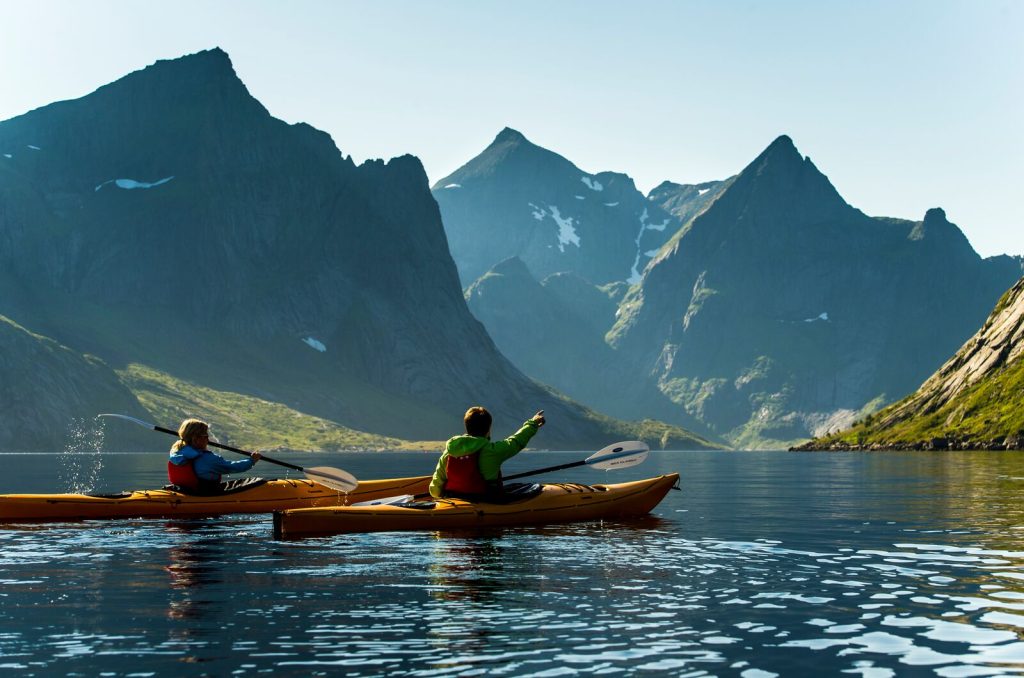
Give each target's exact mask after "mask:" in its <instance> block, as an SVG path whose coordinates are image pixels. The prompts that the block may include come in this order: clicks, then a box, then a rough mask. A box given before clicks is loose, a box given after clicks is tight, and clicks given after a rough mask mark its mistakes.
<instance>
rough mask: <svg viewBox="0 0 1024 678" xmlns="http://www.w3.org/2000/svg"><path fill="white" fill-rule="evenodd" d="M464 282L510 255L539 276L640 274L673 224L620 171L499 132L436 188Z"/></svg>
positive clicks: (604, 279)
mask: <svg viewBox="0 0 1024 678" xmlns="http://www.w3.org/2000/svg"><path fill="white" fill-rule="evenodd" d="M433 192H434V197H435V198H437V202H438V205H439V206H440V208H441V214H442V216H443V219H444V225H445V230H446V231H447V234H448V241H449V243H450V245H451V251H452V256H453V257H454V259H455V261H456V264H457V265H458V267H459V275H460V277H461V280H462V283H463V285H469V284H470V283H472V282H473V281H474V280H476V279H477V278H479V277H480V276H482V275H483V274H484V273H485V272H487V271H488V270H490V269H491V268H492V267H493V266H494V265H496V264H497V263H498V262H500V261H503V260H504V259H506V258H508V257H510V256H516V257H518V258H519V259H521V260H522V261H523V262H524V263H525V264H526V266H527V268H528V269H529V270H530V272H531V273H532V274H533V276H534V277H536V278H537V279H543V278H546V277H547V276H549V275H551V274H553V273H559V272H564V271H569V272H572V273H576V274H577V275H579V276H581V277H583V278H584V279H585V280H588V281H589V282H591V283H593V284H596V285H603V284H605V283H609V282H613V281H625V280H631V281H633V282H635V281H636V280H639V276H640V272H642V271H643V268H644V266H646V265H647V262H648V261H650V259H651V257H652V256H653V255H654V252H656V251H657V249H658V248H659V247H661V245H662V244H664V243H665V242H666V241H667V240H668V238H669V237H670V236H671V235H672V233H674V231H675V230H676V229H677V228H678V226H679V224H678V222H677V220H676V219H674V218H673V217H672V216H671V215H670V214H668V213H667V212H665V211H664V210H662V209H661V208H660V207H658V206H657V205H655V204H653V203H651V202H649V201H648V200H647V199H646V198H645V197H644V196H643V194H641V193H640V192H639V191H637V189H636V186H635V185H634V183H633V180H632V179H630V178H629V177H628V176H626V175H624V174H616V173H614V172H600V173H598V174H590V173H588V172H584V171H582V170H581V169H579V168H578V167H576V166H575V165H574V164H572V163H571V162H569V161H568V160H566V159H565V158H563V157H562V156H560V155H558V154H556V153H553V152H551V151H549V150H547V149H544V148H541V147H539V146H536V145H534V144H532V143H530V142H529V141H528V140H527V139H526V137H524V136H523V135H522V134H520V133H519V132H517V131H515V130H512V129H508V128H506V129H504V130H502V132H501V133H500V134H498V136H497V137H496V138H495V139H494V141H493V142H492V143H491V145H490V146H488V147H487V148H486V149H485V150H484V151H483V152H482V153H480V155H478V156H477V157H475V158H473V159H472V160H470V161H469V162H468V163H466V164H465V165H464V166H462V167H461V168H459V169H458V170H456V171H455V172H454V173H453V174H451V175H450V176H447V177H445V178H444V179H441V180H440V181H438V182H437V183H436V184H435V185H434V188H433Z"/></svg>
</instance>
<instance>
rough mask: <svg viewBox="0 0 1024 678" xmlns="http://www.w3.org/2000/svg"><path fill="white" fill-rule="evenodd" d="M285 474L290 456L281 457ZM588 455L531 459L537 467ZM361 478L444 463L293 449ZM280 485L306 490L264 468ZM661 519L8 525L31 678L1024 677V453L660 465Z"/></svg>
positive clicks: (4, 629)
mask: <svg viewBox="0 0 1024 678" xmlns="http://www.w3.org/2000/svg"><path fill="white" fill-rule="evenodd" d="M282 456H285V455H282ZM582 456H585V455H578V454H568V453H527V454H524V455H520V456H519V457H517V458H516V459H514V460H512V461H511V462H509V463H508V464H506V470H507V472H509V473H511V472H514V471H517V470H527V469H530V468H535V467H540V466H547V465H551V464H556V463H562V462H565V461H572V460H574V459H576V458H581V457H582ZM287 458H288V459H289V460H291V461H294V462H297V463H299V464H307V463H311V464H316V465H332V466H339V467H342V468H345V469H347V470H349V471H351V472H352V473H354V474H355V475H356V476H357V477H362V478H372V477H384V476H396V475H416V474H420V473H428V472H429V471H430V470H432V467H433V463H434V460H435V456H434V455H426V454H411V453H410V454H389V455H380V454H371V453H365V454H359V453H349V454H333V455H316V456H314V455H287ZM3 461H4V473H3V476H2V477H0V492H56V491H66V490H68V489H70V488H72V487H82V486H89V489H93V490H97V491H116V490H121V489H126V488H138V487H157V486H160V485H161V484H163V482H164V478H163V473H164V468H163V464H164V461H163V456H162V455H160V454H155V453H154V454H149V455H141V454H140V455H109V454H106V455H66V454H64V455H4V457H3ZM257 469H258V470H259V471H260V473H261V474H263V475H264V476H275V477H283V474H278V473H277V471H278V470H283V469H279V467H274V466H271V465H269V464H260V465H259V466H258V467H257ZM670 471H679V472H681V473H682V476H683V482H682V485H683V491H681V492H672V493H670V494H669V496H668V497H667V498H666V500H665V501H664V502H663V503H662V504H661V505H660V506H659V507H658V508H657V509H656V510H655V512H654V515H653V516H652V517H650V518H648V519H645V520H639V521H632V522H622V523H603V524H601V523H590V524H575V525H566V526H551V527H544V528H521V529H503V530H494V531H491V532H485V533H478V534H444V533H391V534H366V535H349V536H338V537H330V538H321V539H310V540H304V541H297V542H275V541H273V539H272V538H271V523H270V518H269V517H268V516H243V517H237V518H229V519H217V520H215V519H205V520H126V521H113V522H103V521H95V522H86V523H77V524H68V523H64V524H56V525H43V526H38V525H37V526H16V527H11V526H7V527H0V668H3V669H7V672H8V673H11V674H12V675H13V674H17V675H84V676H96V675H109V676H151V675H180V674H184V675H201V674H208V675H216V676H227V675H254V674H260V673H272V674H275V675H352V676H378V675H385V674H392V675H408V676H455V675H458V676H472V675H485V674H486V675H508V676H567V675H599V674H634V673H638V674H645V675H678V676H698V675H723V676H743V677H744V678H760V677H764V676H772V675H846V674H850V675H859V676H869V677H872V678H873V677H880V676H892V675H901V676H902V675H939V676H989V675H1000V674H1007V675H1019V674H1022V673H1024V642H1022V640H1021V634H1022V631H1024V545H1022V544H1021V543H1020V541H1021V537H1022V536H1024V532H1022V531H1021V530H1022V529H1024V508H1022V507H1024V495H1022V493H1021V490H1022V489H1024V455H1021V454H1020V453H1003V452H992V453H977V452H975V453H943V454H932V453H913V454H896V453H886V454H877V453H876V454H862V453H834V454H809V453H744V452H739V453H713V452H659V453H652V455H651V458H650V459H649V460H648V461H647V462H646V463H644V464H643V465H641V466H638V467H635V468H631V469H626V470H621V471H617V472H613V473H610V474H607V473H602V472H598V471H593V470H589V469H574V471H570V472H562V474H560V475H558V477H557V478H552V480H571V481H580V482H590V483H596V482H618V481H623V480H632V479H637V478H642V477H648V476H653V475H656V474H660V473H666V472H670Z"/></svg>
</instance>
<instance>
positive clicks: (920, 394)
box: [801, 279, 1024, 449]
mask: <svg viewBox="0 0 1024 678" xmlns="http://www.w3.org/2000/svg"><path fill="white" fill-rule="evenodd" d="M1022 354H1024V279H1021V280H1018V281H1017V283H1016V284H1015V285H1014V286H1013V287H1012V288H1010V290H1009V291H1007V292H1006V294H1004V295H1003V297H1002V298H1001V299H1000V300H999V302H998V303H997V304H996V307H995V309H994V310H993V311H992V313H991V315H989V317H988V319H987V320H986V321H985V324H984V325H982V327H981V329H980V330H978V332H977V333H976V334H975V335H974V336H972V337H971V338H970V339H968V340H967V342H966V343H965V344H964V345H963V346H962V347H961V348H960V350H959V351H957V352H956V353H955V354H954V355H953V357H952V358H950V359H949V360H947V361H946V363H945V364H943V365H942V367H940V368H939V369H938V370H937V371H936V372H935V373H934V374H933V375H932V376H931V377H929V378H928V379H927V380H926V381H925V382H924V383H923V384H922V385H921V387H920V388H918V389H917V391H915V392H914V393H912V394H911V395H910V396H908V397H907V398H904V399H903V400H902V401H900V402H898V403H896V404H894V405H892V406H890V407H887V408H886V409H884V410H882V411H881V412H878V413H877V414H874V415H871V416H869V417H866V418H865V419H863V420H861V421H859V422H858V423H857V424H856V425H855V426H853V427H852V428H851V429H849V430H846V431H842V432H840V433H838V434H835V435H832V436H827V437H824V438H820V439H817V440H813V441H811V442H810V443H808V444H806V445H803V446H801V449H853V448H867V449H892V448H897V449H1022V448H1024V407H1022V405H1024V402H1022V400H1024V389H1022V386H1024V361H1021V360H1020V358H1021V355H1022Z"/></svg>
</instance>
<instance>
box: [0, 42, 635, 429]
mask: <svg viewBox="0 0 1024 678" xmlns="http://www.w3.org/2000/svg"><path fill="white" fill-rule="evenodd" d="M0 154H2V155H0V268H2V269H3V270H4V273H5V277H4V280H3V282H4V291H5V294H4V299H3V300H2V301H0V312H3V313H9V314H10V315H11V317H12V318H14V319H15V320H16V321H18V322H20V323H22V324H23V325H25V326H29V327H32V328H33V329H34V330H35V331H39V332H41V333H43V334H45V335H46V336H51V337H54V338H55V339H56V340H58V341H60V342H61V343H62V344H65V345H67V346H70V347H74V348H75V349H76V350H80V351H87V352H89V353H93V354H95V355H98V356H101V357H102V358H104V359H105V360H107V361H108V362H109V363H110V364H111V365H112V366H114V367H115V368H116V367H119V366H124V365H126V364H128V363H142V364H146V365H149V366H151V367H153V368H155V369H159V370H161V371H163V372H164V373H167V374H171V375H175V376H176V377H180V378H183V379H186V380H190V381H192V382H193V383H197V384H203V385H204V386H209V387H211V388H216V389H219V390H223V391H232V392H238V393H246V394H250V395H254V396H258V397H260V398H263V399H266V400H272V401H276V402H281V403H285V404H287V405H288V406H289V407H292V408H294V409H295V410H297V411H300V412H305V413H308V414H313V415H317V416H320V417H323V418H325V419H327V420H330V421H333V422H338V423H341V424H344V425H347V426H350V427H353V428H360V429H363V430H368V431H374V432H380V433H385V434H388V435H395V436H400V437H405V438H412V439H428V440H429V439H438V438H444V437H447V436H448V435H450V434H452V433H453V431H457V429H458V428H459V426H460V415H461V412H463V411H464V409H465V407H466V406H468V405H471V404H476V403H482V404H485V405H487V406H489V407H490V408H491V409H492V410H493V411H494V412H495V414H496V427H497V428H499V429H505V428H509V427H512V426H515V425H516V424H517V423H518V422H519V421H520V420H521V419H522V418H524V417H526V416H529V415H530V414H532V412H533V411H535V410H536V409H538V408H545V409H546V410H547V411H548V417H549V421H551V422H552V424H556V423H557V425H553V426H551V427H549V428H546V429H545V435H544V438H543V441H542V443H543V444H545V445H551V446H571V447H574V448H575V447H579V446H591V445H593V444H599V443H602V444H603V442H606V441H607V439H608V436H615V435H617V434H620V435H624V434H625V433H624V431H622V430H621V429H618V428H616V427H617V424H616V423H615V422H610V421H608V420H604V419H600V420H599V419H598V418H596V415H594V414H593V413H590V412H588V411H585V410H583V409H582V408H580V407H578V406H577V405H575V404H573V403H570V402H567V401H565V400H564V399H562V398H560V397H557V396H555V395H553V394H551V393H549V392H548V391H546V390H545V389H543V388H541V387H539V386H538V385H537V384H535V383H534V382H532V381H530V380H529V379H527V378H526V377H524V376H523V375H522V374H521V373H519V372H518V371H517V370H516V369H515V368H514V367H513V366H512V365H511V364H510V363H509V362H508V361H507V360H506V359H505V358H504V357H503V356H501V354H500V353H499V352H498V351H497V350H496V349H495V347H494V344H493V343H492V341H491V340H490V338H489V337H488V336H487V333H486V332H485V331H484V329H483V327H482V326H481V325H480V324H479V323H478V322H477V321H476V320H474V319H473V317H472V316H471V315H470V313H469V311H468V309H467V307H466V304H465V300H464V299H463V297H462V291H461V288H460V285H459V281H458V276H457V273H456V269H455V266H454V264H453V262H452V259H451V256H450V254H449V252H448V248H447V243H446V239H445V234H444V231H443V228H442V225H441V220H440V214H439V212H438V209H437V205H436V203H435V202H434V200H433V198H432V196H431V193H430V191H429V188H428V185H427V181H426V176H425V173H424V171H423V168H422V166H421V165H420V163H419V161H418V160H417V159H416V158H413V157H410V156H406V157H401V158H396V159H393V160H391V161H390V162H387V163H384V162H380V161H372V162H367V163H365V164H363V165H361V166H356V165H355V164H354V163H353V162H352V161H351V159H350V158H347V157H345V156H344V155H342V153H341V152H340V151H339V150H338V148H337V147H336V146H335V145H334V143H333V141H332V140H331V139H330V137H329V136H328V135H326V134H324V133H323V132H320V131H317V130H315V129H313V128H311V127H309V126H308V125H304V124H297V125H289V124H286V123H284V122H282V121H280V120H277V119H275V118H273V117H271V115H270V114H269V113H268V112H267V111H266V109H265V108H264V107H263V106H262V105H260V103H259V102H258V101H256V100H255V99H254V98H252V96H251V95H250V94H249V93H248V91H247V90H246V88H245V86H244V85H243V84H242V82H241V81H240V80H239V79H238V78H237V76H236V75H235V73H234V70H233V69H232V67H231V63H230V60H229V59H228V56H227V55H226V54H225V53H224V52H222V51H220V50H211V51H207V52H202V53H199V54H195V55H192V56H188V57H184V58H181V59H176V60H172V61H162V62H158V63H157V64H155V65H153V66H151V67H149V68H146V69H144V70H142V71H139V72H136V73H132V74H131V75H128V76H126V77H125V78H122V79H121V80H118V81H117V82H114V83H112V84H110V85H107V86H105V87H102V88H100V89H99V90H97V91H96V92H94V93H93V94H90V95H88V96H86V97H83V98H81V99H77V100H74V101H65V102H60V103H56V104H53V105H50V106H46V107H44V108H41V109H38V110H35V111H32V112H30V113H27V114H25V115H23V116H20V117H18V118H14V119H11V120H7V121H4V122H2V123H0ZM577 182H578V183H580V186H581V187H582V189H583V190H589V189H588V188H587V187H586V186H585V185H584V184H583V183H582V182H579V181H578V178H577Z"/></svg>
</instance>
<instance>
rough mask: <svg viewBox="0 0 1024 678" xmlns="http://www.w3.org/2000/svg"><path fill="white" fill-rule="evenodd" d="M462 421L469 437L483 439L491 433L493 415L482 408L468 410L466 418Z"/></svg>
mask: <svg viewBox="0 0 1024 678" xmlns="http://www.w3.org/2000/svg"><path fill="white" fill-rule="evenodd" d="M462 421H464V422H465V424H466V433H467V434H468V435H471V436H476V437H477V438H483V437H485V436H486V435H487V434H489V433H490V432H491V413H490V412H488V411H487V410H485V409H484V408H482V407H480V406H476V407H471V408H469V409H468V410H466V416H465V417H463V418H462Z"/></svg>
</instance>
